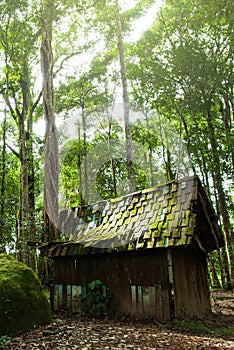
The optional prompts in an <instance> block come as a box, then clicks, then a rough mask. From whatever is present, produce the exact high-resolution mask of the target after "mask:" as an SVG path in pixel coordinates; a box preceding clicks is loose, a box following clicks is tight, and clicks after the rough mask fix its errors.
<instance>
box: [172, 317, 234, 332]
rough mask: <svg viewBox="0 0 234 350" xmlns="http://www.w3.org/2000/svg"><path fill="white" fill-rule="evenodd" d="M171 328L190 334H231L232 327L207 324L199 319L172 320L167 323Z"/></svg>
mask: <svg viewBox="0 0 234 350" xmlns="http://www.w3.org/2000/svg"><path fill="white" fill-rule="evenodd" d="M169 327H171V328H172V329H173V330H177V331H180V332H183V333H192V334H203V335H204V334H207V335H211V334H225V335H228V334H232V333H233V329H230V328H227V327H223V326H221V327H218V326H216V325H214V326H210V325H209V326H208V325H206V324H205V323H204V322H203V321H201V320H177V319H175V320H173V321H172V323H171V324H170V325H169Z"/></svg>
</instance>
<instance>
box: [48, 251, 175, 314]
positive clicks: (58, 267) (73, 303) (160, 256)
mask: <svg viewBox="0 0 234 350" xmlns="http://www.w3.org/2000/svg"><path fill="white" fill-rule="evenodd" d="M54 262H55V264H54V268H55V280H54V284H55V294H56V293H60V295H56V296H55V300H54V307H55V309H60V308H61V307H63V308H67V309H72V310H73V311H77V308H78V307H77V305H78V303H77V298H79V295H80V294H79V293H81V288H84V287H85V286H87V284H88V283H89V282H90V281H92V280H96V279H100V280H101V281H102V282H103V283H105V284H106V285H107V287H108V289H109V290H110V293H111V296H112V298H111V303H110V309H109V312H113V313H118V314H121V313H123V314H131V315H135V316H137V317H138V318H142V317H150V316H154V317H155V318H156V319H158V320H168V319H170V317H171V295H170V284H169V277H168V266H167V250H166V249H164V248H162V249H156V250H154V249H152V250H150V251H144V252H141V251H138V252H123V253H109V254H96V255H87V256H79V257H76V258H74V257H64V258H63V257H59V258H56V259H55V260H54Z"/></svg>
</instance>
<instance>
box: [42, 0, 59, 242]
mask: <svg viewBox="0 0 234 350" xmlns="http://www.w3.org/2000/svg"><path fill="white" fill-rule="evenodd" d="M53 10H54V2H53V1H51V0H45V1H44V4H43V11H42V43H41V69H42V96H43V105H44V115H45V121H46V133H45V153H44V237H43V240H44V241H46V240H53V239H57V238H59V232H58V173H59V166H58V134H57V128H56V125H55V113H54V88H53V53H52V44H51V41H52V18H51V14H52V13H53Z"/></svg>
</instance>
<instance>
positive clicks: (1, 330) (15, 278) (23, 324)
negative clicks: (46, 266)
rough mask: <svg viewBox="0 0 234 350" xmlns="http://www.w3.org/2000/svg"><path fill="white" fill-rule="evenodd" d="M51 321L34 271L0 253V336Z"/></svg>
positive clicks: (49, 309) (48, 308)
mask: <svg viewBox="0 0 234 350" xmlns="http://www.w3.org/2000/svg"><path fill="white" fill-rule="evenodd" d="M51 320H52V314H51V308H50V304H49V301H48V300H47V298H46V296H45V294H44V292H43V288H42V286H41V283H40V281H39V279H38V277H37V275H36V274H35V273H34V271H33V270H32V269H30V268H29V267H27V266H26V265H25V264H23V263H20V262H18V260H16V259H15V258H14V257H12V256H11V255H5V254H0V336H3V335H14V334H16V333H17V332H19V331H25V330H29V329H32V328H34V327H35V326H38V325H42V324H48V323H50V322H51Z"/></svg>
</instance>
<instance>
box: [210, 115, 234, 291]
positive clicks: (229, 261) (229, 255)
mask: <svg viewBox="0 0 234 350" xmlns="http://www.w3.org/2000/svg"><path fill="white" fill-rule="evenodd" d="M206 120H207V125H208V130H209V138H210V143H211V148H212V158H213V171H214V182H215V187H216V190H217V193H218V200H219V207H220V214H221V217H222V221H223V228H224V238H225V252H226V257H225V272H226V287H227V288H228V289H230V288H232V284H233V260H234V255H233V247H232V234H233V232H232V228H231V224H230V220H229V216H228V210H227V204H226V198H225V193H224V188H223V182H222V176H221V169H220V160H219V156H218V153H217V149H218V144H217V140H216V138H215V132H214V125H213V120H212V115H211V112H210V109H208V110H207V119H206Z"/></svg>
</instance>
